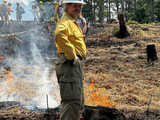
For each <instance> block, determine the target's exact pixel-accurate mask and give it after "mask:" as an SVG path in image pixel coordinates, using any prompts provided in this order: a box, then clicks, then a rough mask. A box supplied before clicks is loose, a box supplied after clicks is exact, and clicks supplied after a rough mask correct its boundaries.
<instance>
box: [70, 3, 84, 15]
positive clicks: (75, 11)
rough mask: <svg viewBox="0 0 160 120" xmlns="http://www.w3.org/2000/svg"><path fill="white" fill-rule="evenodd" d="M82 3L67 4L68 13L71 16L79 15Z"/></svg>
mask: <svg viewBox="0 0 160 120" xmlns="http://www.w3.org/2000/svg"><path fill="white" fill-rule="evenodd" d="M81 8H82V4H80V3H72V4H69V5H68V14H69V15H71V16H72V17H73V18H76V17H78V16H79V14H80V12H81Z"/></svg>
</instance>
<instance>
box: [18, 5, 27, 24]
mask: <svg viewBox="0 0 160 120" xmlns="http://www.w3.org/2000/svg"><path fill="white" fill-rule="evenodd" d="M24 13H25V11H24V9H23V8H22V7H21V5H20V3H17V8H16V18H17V22H18V23H19V24H22V14H24Z"/></svg>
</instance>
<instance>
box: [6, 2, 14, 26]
mask: <svg viewBox="0 0 160 120" xmlns="http://www.w3.org/2000/svg"><path fill="white" fill-rule="evenodd" d="M11 6H12V4H11V3H8V15H7V24H9V23H10V20H12V19H11V12H13V10H12V9H11Z"/></svg>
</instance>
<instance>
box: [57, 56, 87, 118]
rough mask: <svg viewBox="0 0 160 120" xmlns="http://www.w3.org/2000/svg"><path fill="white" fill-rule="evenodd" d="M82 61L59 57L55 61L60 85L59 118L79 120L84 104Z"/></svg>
mask: <svg viewBox="0 0 160 120" xmlns="http://www.w3.org/2000/svg"><path fill="white" fill-rule="evenodd" d="M82 64H83V63H82V61H80V60H79V62H78V63H76V64H74V62H73V61H69V60H66V59H65V58H64V57H61V58H60V59H59V60H58V61H57V63H56V74H57V79H58V83H59V87H60V94H61V106H60V120H80V111H81V110H82V109H83V106H84V94H83V70H82Z"/></svg>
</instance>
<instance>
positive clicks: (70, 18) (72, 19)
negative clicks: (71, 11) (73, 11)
mask: <svg viewBox="0 0 160 120" xmlns="http://www.w3.org/2000/svg"><path fill="white" fill-rule="evenodd" d="M64 16H66V17H67V19H69V20H71V21H72V22H76V20H75V19H74V18H72V17H71V16H70V15H68V14H67V13H66V12H65V13H64Z"/></svg>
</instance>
